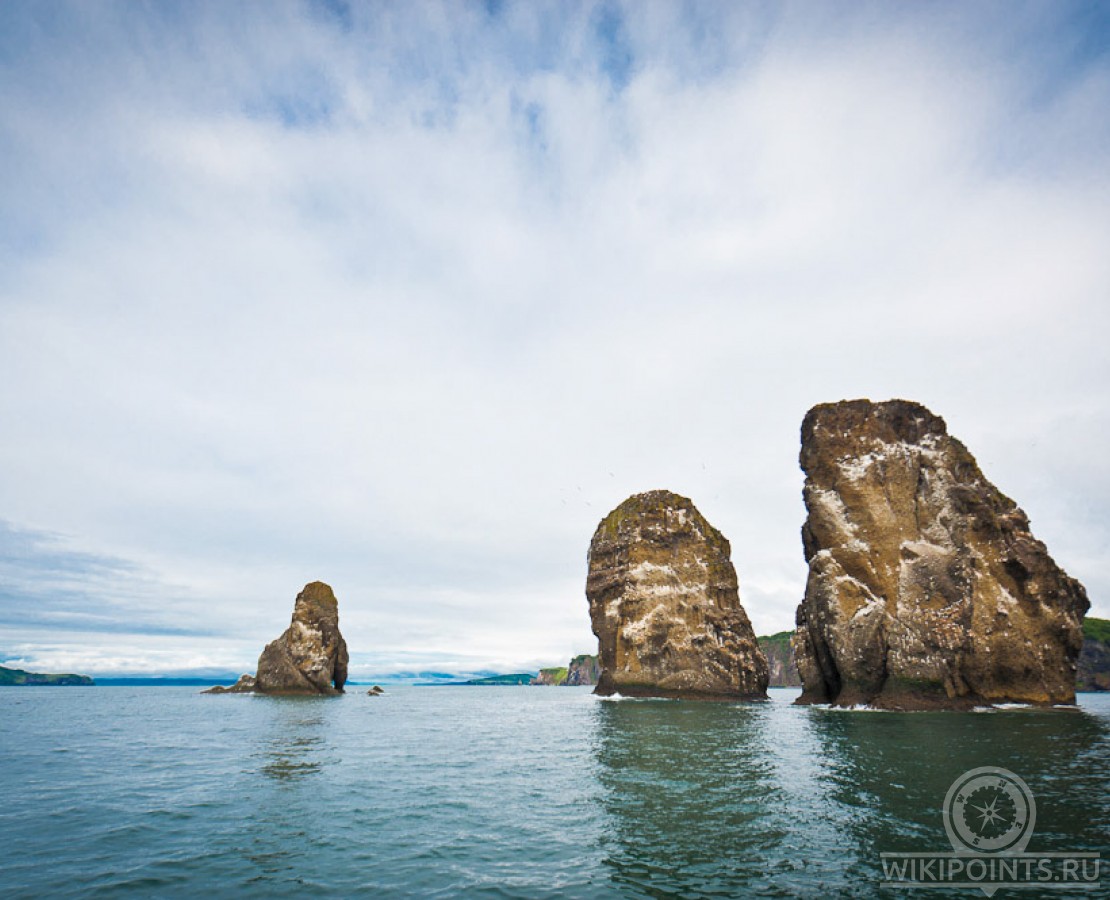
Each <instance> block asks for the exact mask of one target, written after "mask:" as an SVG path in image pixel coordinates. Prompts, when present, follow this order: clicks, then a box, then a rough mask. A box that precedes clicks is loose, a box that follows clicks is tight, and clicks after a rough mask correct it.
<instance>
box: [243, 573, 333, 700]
mask: <svg viewBox="0 0 1110 900" xmlns="http://www.w3.org/2000/svg"><path fill="white" fill-rule="evenodd" d="M347 661H348V657H347V642H346V641H345V640H343V635H342V634H340V633H339V602H338V601H337V600H336V599H335V594H334V593H333V592H332V589H331V588H330V587H328V586H327V585H326V584H324V583H323V582H322V581H314V582H312V583H311V584H306V585H305V587H304V590H303V591H301V592H300V593H299V594H298V595H297V603H296V605H295V606H294V607H293V621H292V622H291V623H290V625H289V627H288V628H287V629H286V630H285V633H284V634H283V635H282V636H281V637H279V638H278V639H277V640H276V641H271V642H270V643H269V644H267V645H266V649H265V650H263V651H262V655H261V656H260V657H258V674H257V675H256V676H255V690H257V691H259V692H260V693H263V694H337V693H342V691H343V685H344V684H345V683H346V681H347Z"/></svg>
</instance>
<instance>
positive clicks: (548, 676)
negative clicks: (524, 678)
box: [528, 666, 567, 687]
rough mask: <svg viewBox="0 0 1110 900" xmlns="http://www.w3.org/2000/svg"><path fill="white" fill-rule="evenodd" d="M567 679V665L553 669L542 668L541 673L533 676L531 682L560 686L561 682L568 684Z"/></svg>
mask: <svg viewBox="0 0 1110 900" xmlns="http://www.w3.org/2000/svg"><path fill="white" fill-rule="evenodd" d="M566 681H567V667H566V666H556V667H554V668H551V669H540V674H539V675H537V676H536V677H535V678H533V679H532V680H531V681H530V682H528V683H529V684H542V685H545V686H547V687H558V686H559V685H561V684H566Z"/></svg>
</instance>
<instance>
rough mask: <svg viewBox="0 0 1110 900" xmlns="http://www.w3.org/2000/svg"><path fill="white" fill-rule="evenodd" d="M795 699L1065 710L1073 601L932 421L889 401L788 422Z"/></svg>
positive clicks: (998, 496)
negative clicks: (798, 545)
mask: <svg viewBox="0 0 1110 900" xmlns="http://www.w3.org/2000/svg"><path fill="white" fill-rule="evenodd" d="M801 464H802V469H803V470H804V471H805V474H806V482H805V489H804V496H805V504H806V509H807V510H808V512H809V516H808V518H807V519H806V522H805V525H804V526H803V528H802V543H803V547H804V551H805V558H806V561H807V562H808V563H809V579H808V582H807V584H806V592H805V599H804V600H803V601H802V603H801V605H800V606H799V607H798V615H797V625H798V629H797V634H796V636H795V639H794V641H795V644H794V649H795V654H796V657H797V664H798V670H799V672H800V674H801V676H802V683H803V686H804V692H803V694H802V697H801V698H800V700H799V702H803V703H805V702H831V703H835V704H839V705H853V704H870V705H875V706H881V707H890V708H901V709H913V708H928V707H937V706H941V707H944V706H951V707H966V706H971V705H975V704H980V703H992V702H1005V701H1013V702H1026V703H1038V704H1054V703H1071V702H1073V701H1074V699H1075V676H1076V658H1077V657H1078V655H1079V651H1080V648H1081V646H1082V643H1083V633H1082V629H1081V625H1080V623H1081V621H1082V617H1083V614H1084V613H1085V612H1086V610H1087V607H1088V602H1087V595H1086V592H1085V591H1084V590H1083V587H1082V585H1080V584H1079V583H1078V582H1077V581H1075V580H1074V579H1072V578H1069V577H1068V575H1067V574H1066V573H1065V572H1064V571H1063V570H1061V569H1060V568H1059V567H1058V566H1057V565H1056V564H1055V563H1054V562H1053V560H1052V558H1051V557H1050V556H1049V555H1048V551H1047V550H1046V548H1045V546H1044V544H1042V543H1041V542H1040V541H1038V540H1037V539H1036V538H1034V537H1033V535H1032V534H1031V533H1030V530H1029V520H1028V518H1027V517H1026V515H1025V513H1024V512H1022V511H1021V510H1020V509H1019V508H1018V507H1017V506H1016V505H1015V504H1014V502H1013V501H1012V500H1010V499H1009V498H1008V497H1006V496H1005V495H1003V494H1002V493H1001V492H1000V491H999V490H998V489H997V488H995V487H994V485H992V484H991V483H990V482H989V481H987V479H986V478H985V477H984V476H983V473H982V472H981V471H980V470H979V467H978V465H977V464H976V462H975V459H974V458H973V457H972V455H971V454H970V453H969V452H968V451H967V449H966V448H965V447H964V445H963V444H961V443H960V442H959V441H958V440H956V439H955V438H953V437H951V436H950V435H949V434H948V431H947V428H946V426H945V423H944V420H943V419H941V418H940V417H939V416H935V415H933V414H932V413H931V412H929V410H927V409H926V408H925V407H923V406H920V405H919V404H916V403H909V402H906V401H903V400H891V401H889V402H886V403H871V402H870V401H868V400H853V401H846V402H842V403H833V404H823V405H821V406H816V407H814V408H813V409H811V410H810V411H809V413H808V414H807V415H806V417H805V421H804V423H803V424H802V451H801Z"/></svg>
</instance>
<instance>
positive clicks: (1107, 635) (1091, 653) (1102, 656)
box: [1075, 616, 1110, 691]
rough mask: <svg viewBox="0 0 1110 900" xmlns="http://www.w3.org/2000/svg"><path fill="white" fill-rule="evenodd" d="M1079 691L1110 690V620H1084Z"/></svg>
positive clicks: (1078, 681)
mask: <svg viewBox="0 0 1110 900" xmlns="http://www.w3.org/2000/svg"><path fill="white" fill-rule="evenodd" d="M1075 689H1076V690H1077V691H1110V621H1107V620H1106V619H1094V618H1091V617H1089V616H1088V617H1087V618H1086V619H1084V620H1083V650H1082V651H1081V652H1080V654H1079V675H1078V678H1077V679H1076V682H1075Z"/></svg>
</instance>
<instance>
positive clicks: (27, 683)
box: [0, 666, 96, 687]
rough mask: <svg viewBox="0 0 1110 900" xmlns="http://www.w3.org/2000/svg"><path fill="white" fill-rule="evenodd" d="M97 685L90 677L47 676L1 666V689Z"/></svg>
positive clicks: (69, 675)
mask: <svg viewBox="0 0 1110 900" xmlns="http://www.w3.org/2000/svg"><path fill="white" fill-rule="evenodd" d="M95 684H96V682H94V681H93V680H92V679H91V678H90V677H89V676H88V675H72V674H68V673H67V674H65V675H47V674H43V673H40V672H25V671H24V670H23V669H7V668H5V667H4V666H0V687H40V686H45V687H91V686H93V685H95Z"/></svg>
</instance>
